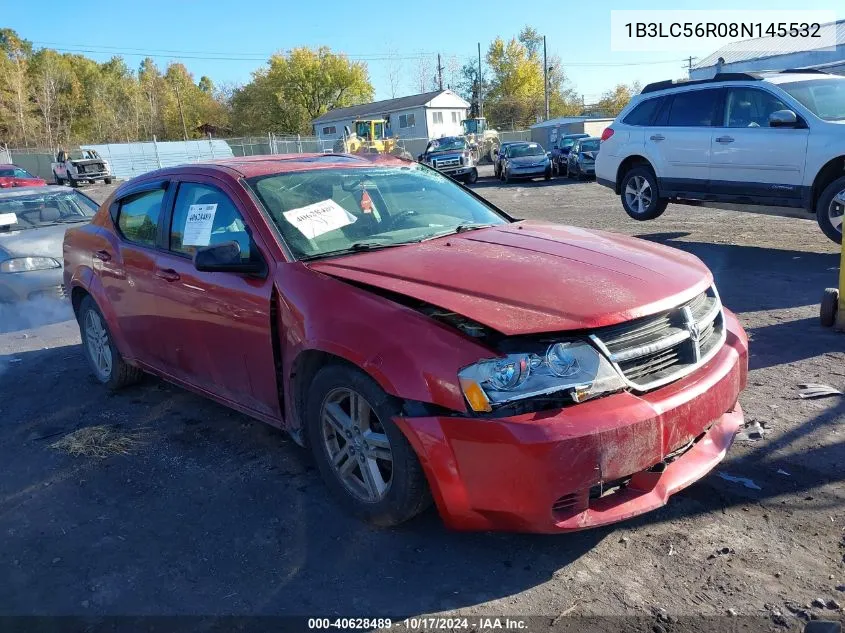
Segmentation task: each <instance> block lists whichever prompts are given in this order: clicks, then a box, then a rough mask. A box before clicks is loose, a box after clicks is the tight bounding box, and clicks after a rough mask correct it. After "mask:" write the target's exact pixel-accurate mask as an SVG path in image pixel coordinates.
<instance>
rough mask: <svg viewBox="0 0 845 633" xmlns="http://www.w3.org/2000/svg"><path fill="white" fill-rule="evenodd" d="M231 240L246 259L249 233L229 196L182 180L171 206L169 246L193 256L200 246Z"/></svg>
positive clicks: (248, 249)
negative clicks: (238, 246) (174, 201)
mask: <svg viewBox="0 0 845 633" xmlns="http://www.w3.org/2000/svg"><path fill="white" fill-rule="evenodd" d="M230 241H235V242H237V243H238V244H239V245H240V247H241V259H242V260H244V261H249V259H250V254H251V250H252V246H251V241H250V237H249V233H247V230H246V224H245V223H244V221H243V217H241V214H240V212H238V209H237V208H236V207H235V204H234V203H233V202H232V200H231V199H230V198H229V196H227V195H226V194H225V193H223V192H222V191H220V190H219V189H217V188H216V187H212V186H210V185H201V184H198V183H193V182H183V183H181V184H180V185H179V191H178V192H177V194H176V203H175V204H174V206H173V220H172V222H171V224H170V246H169V249H170V250H171V251H174V252H176V253H181V254H183V255H187V256H189V257H193V255H194V253H195V252H196V250H197V247H199V246H211V245H213V244H221V243H223V242H230Z"/></svg>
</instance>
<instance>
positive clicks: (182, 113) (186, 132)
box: [173, 81, 188, 141]
mask: <svg viewBox="0 0 845 633" xmlns="http://www.w3.org/2000/svg"><path fill="white" fill-rule="evenodd" d="M173 85H174V87H175V88H176V103H178V104H179V118H181V119H182V133H183V134H184V135H185V140H186V141H187V140H188V127H187V126H186V125H185V113H184V111H183V110H182V97H181V96H180V95H179V82H178V81H177V82H175V83H174V84H173Z"/></svg>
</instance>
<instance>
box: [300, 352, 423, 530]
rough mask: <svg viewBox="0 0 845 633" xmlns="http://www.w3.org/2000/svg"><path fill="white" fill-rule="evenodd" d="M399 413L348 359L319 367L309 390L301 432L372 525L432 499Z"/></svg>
mask: <svg viewBox="0 0 845 633" xmlns="http://www.w3.org/2000/svg"><path fill="white" fill-rule="evenodd" d="M398 415H402V407H401V403H400V402H399V401H398V400H397V399H396V398H394V397H392V396H390V395H388V394H387V393H385V392H384V391H383V390H382V389H381V387H379V386H378V384H376V382H375V381H374V380H373V379H372V378H370V377H369V376H367V375H366V374H365V373H363V372H362V371H360V370H359V369H357V368H354V367H350V366H347V365H341V364H331V365H327V366H325V367H323V368H322V369H321V370H320V371H319V372H317V375H316V376H315V377H314V380H313V381H312V383H311V387H310V389H309V391H308V400H307V405H306V416H305V424H306V427H307V428H306V433H307V437H308V443H309V445H310V447H311V452H312V453H313V454H314V459H315V460H316V462H317V467H318V468H319V469H320V474H321V475H322V477H323V481H324V482H325V483H326V486H328V488H329V490H330V491H331V492H332V494H334V495H335V496H336V497H337V499H338V501H340V503H341V504H342V505H343V506H344V507H346V509H347V510H348V511H349V512H350V513H352V514H354V515H355V516H357V517H358V518H360V519H362V520H364V521H367V522H368V523H372V524H374V525H380V526H393V525H398V524H399V523H402V522H404V521H407V520H408V519H410V518H412V517H413V516H415V515H417V514H419V513H420V512H422V511H423V510H425V509H426V508H427V507H428V506H429V505H430V504H431V493H430V492H429V489H428V483H427V481H426V478H425V474H424V473H423V470H422V466H421V465H420V462H419V459H417V455H416V453H414V449H413V448H411V445H410V444H409V443H408V440H407V439H405V436H404V435H403V434H402V431H400V430H399V428H398V427H397V426H396V425H395V424H394V423H393V421H392V418H393V417H395V416H398Z"/></svg>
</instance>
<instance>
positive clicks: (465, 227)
mask: <svg viewBox="0 0 845 633" xmlns="http://www.w3.org/2000/svg"><path fill="white" fill-rule="evenodd" d="M489 226H495V225H494V224H490V223H484V222H465V223H464V224H459V225H458V226H455V227H452V228H451V229H449V230H448V231H443V232H441V233H435V234H434V235H429V236H428V237H425V238H423V239H422V240H420V241H421V242H427V241H428V240H436V239H437V238H438V237H446V236H447V235H455V234H456V233H465V232H466V231H474V230H475V229H486V228H487V227H489Z"/></svg>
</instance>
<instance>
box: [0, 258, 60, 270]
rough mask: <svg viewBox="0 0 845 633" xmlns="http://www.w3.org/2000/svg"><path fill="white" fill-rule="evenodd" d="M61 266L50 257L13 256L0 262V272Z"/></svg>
mask: <svg viewBox="0 0 845 633" xmlns="http://www.w3.org/2000/svg"><path fill="white" fill-rule="evenodd" d="M61 267H62V265H61V264H60V263H59V262H58V261H56V260H55V259H53V258H52V257H15V258H14V259H7V260H6V261H4V262H0V273H24V272H27V271H30V270H49V269H51V268H61Z"/></svg>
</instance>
